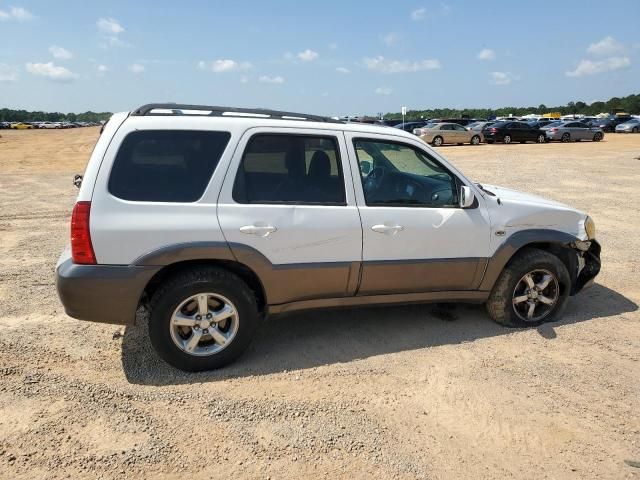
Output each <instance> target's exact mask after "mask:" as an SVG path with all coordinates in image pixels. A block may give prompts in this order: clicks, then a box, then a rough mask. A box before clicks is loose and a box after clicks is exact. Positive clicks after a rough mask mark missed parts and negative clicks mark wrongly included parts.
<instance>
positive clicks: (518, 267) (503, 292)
mask: <svg viewBox="0 0 640 480" xmlns="http://www.w3.org/2000/svg"><path fill="white" fill-rule="evenodd" d="M570 290H571V280H570V278H569V272H567V268H566V267H565V265H564V263H562V261H560V259H559V258H558V257H556V256H555V255H552V254H550V253H548V252H545V251H543V250H538V249H527V250H524V251H523V252H521V253H519V254H518V256H517V257H516V258H515V259H514V260H513V261H512V262H511V263H509V264H508V265H507V266H506V267H505V269H504V270H503V271H502V273H501V274H500V277H499V278H498V281H497V282H496V284H495V286H494V287H493V290H492V292H491V295H490V296H489V300H488V301H487V310H488V312H489V315H490V316H491V318H492V319H493V320H495V321H496V322H498V323H500V324H502V325H505V326H508V327H531V326H537V325H540V324H541V323H543V322H548V321H553V320H555V319H556V318H558V317H559V316H560V315H561V313H562V311H563V310H564V307H565V305H566V301H567V298H568V296H569V291H570Z"/></svg>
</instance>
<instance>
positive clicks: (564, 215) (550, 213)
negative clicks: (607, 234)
mask: <svg viewBox="0 0 640 480" xmlns="http://www.w3.org/2000/svg"><path fill="white" fill-rule="evenodd" d="M483 188H484V189H485V190H487V191H489V192H492V193H494V194H495V197H492V196H490V195H489V194H487V193H486V192H485V196H484V198H485V201H486V204H487V208H488V210H489V216H490V217H491V225H492V229H493V230H494V231H495V232H497V231H506V232H507V233H508V234H511V233H513V232H516V231H519V230H528V229H540V228H541V229H551V230H557V231H561V232H565V233H568V234H571V235H574V236H576V237H578V238H583V237H585V238H586V236H585V232H584V231H583V230H584V227H583V225H584V220H585V218H586V215H585V214H584V213H582V212H580V211H579V210H576V209H575V208H572V207H570V206H568V205H565V204H564V203H560V202H556V201H554V200H549V199H547V198H543V197H539V196H538V195H532V194H530V193H524V192H519V191H517V190H513V189H510V188H504V187H498V186H496V185H485V184H483ZM494 241H496V240H494Z"/></svg>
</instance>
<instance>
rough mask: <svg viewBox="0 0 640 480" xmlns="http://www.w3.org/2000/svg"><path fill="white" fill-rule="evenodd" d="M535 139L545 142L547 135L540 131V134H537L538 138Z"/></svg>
mask: <svg viewBox="0 0 640 480" xmlns="http://www.w3.org/2000/svg"><path fill="white" fill-rule="evenodd" d="M536 141H537V142H538V143H546V142H547V136H546V135H545V134H543V133H541V134H540V135H538V138H537V139H536Z"/></svg>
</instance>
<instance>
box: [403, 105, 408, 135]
mask: <svg viewBox="0 0 640 480" xmlns="http://www.w3.org/2000/svg"><path fill="white" fill-rule="evenodd" d="M406 114H407V107H402V129H403V130H404V116H405V115H406Z"/></svg>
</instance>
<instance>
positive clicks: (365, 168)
mask: <svg viewBox="0 0 640 480" xmlns="http://www.w3.org/2000/svg"><path fill="white" fill-rule="evenodd" d="M371 167H373V164H372V163H371V162H368V161H366V160H365V161H363V162H360V171H361V172H362V173H364V174H365V175H369V172H371Z"/></svg>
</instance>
